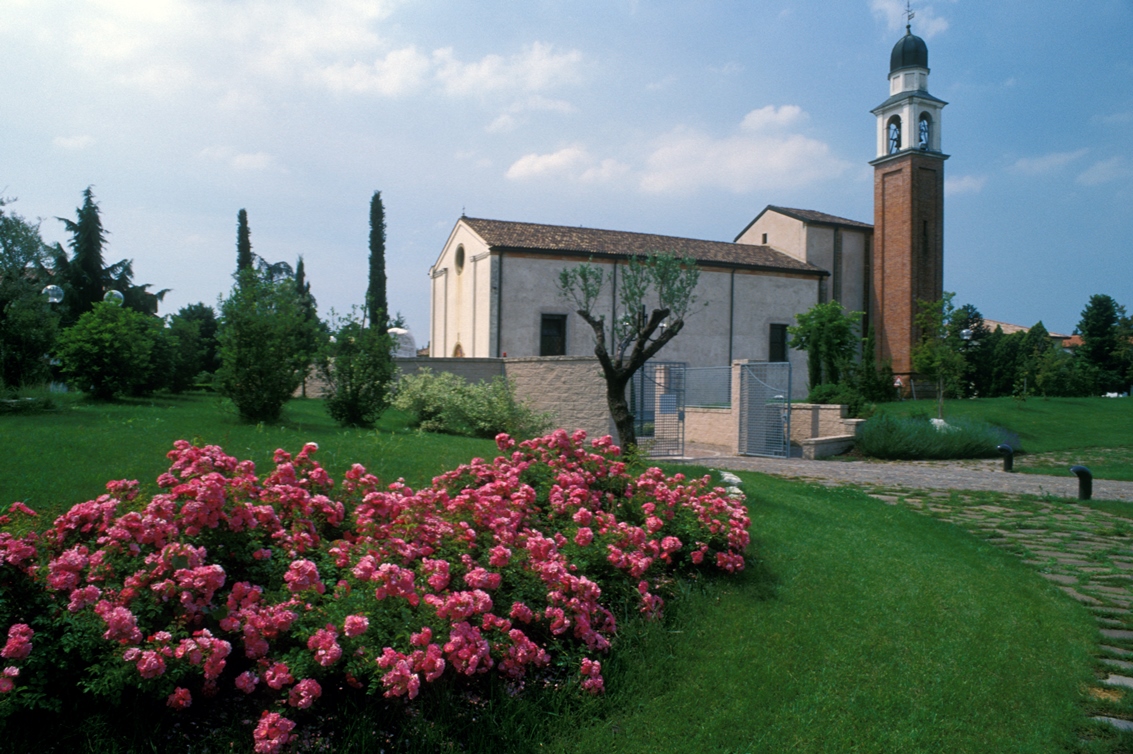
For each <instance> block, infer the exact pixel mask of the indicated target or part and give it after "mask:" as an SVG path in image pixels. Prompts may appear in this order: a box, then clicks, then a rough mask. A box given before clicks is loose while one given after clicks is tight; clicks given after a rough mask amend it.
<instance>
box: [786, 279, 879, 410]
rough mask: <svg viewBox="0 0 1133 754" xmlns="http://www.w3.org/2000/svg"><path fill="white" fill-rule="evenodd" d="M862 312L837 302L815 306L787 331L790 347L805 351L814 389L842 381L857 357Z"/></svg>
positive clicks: (800, 315) (810, 379)
mask: <svg viewBox="0 0 1133 754" xmlns="http://www.w3.org/2000/svg"><path fill="white" fill-rule="evenodd" d="M861 317H862V313H861V312H847V311H846V310H845V309H843V308H842V305H841V304H840V303H838V302H837V301H830V302H828V303H825V304H815V305H814V306H812V307H811V308H810V309H808V310H807V311H805V312H803V313H802V314H799V315H797V316H796V317H795V319H796V320H797V321H798V324H797V325H793V326H791V327H789V328H787V332H789V333H790V334H791V348H797V349H799V350H802V351H806V355H807V378H808V381H809V383H810V388H811V389H812V390H813V389H814V388H816V387H818V386H819V385H827V384H830V385H833V384H837V383H839V382H841V381H842V377H843V376H844V375H845V374H846V373H847V371H848V370H849V369H850V366H851V365H852V364H853V362H854V357H855V356H856V355H857V351H858V346H859V345H860V343H861V340H860V338H859V336H858V334H857V328H858V323H859V322H860V321H861Z"/></svg>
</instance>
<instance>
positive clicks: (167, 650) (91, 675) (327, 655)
mask: <svg viewBox="0 0 1133 754" xmlns="http://www.w3.org/2000/svg"><path fill="white" fill-rule="evenodd" d="M584 438H585V434H584V433H581V432H578V433H575V434H574V435H573V436H568V435H567V434H566V432H564V431H562V430H559V431H557V432H555V433H554V434H552V435H550V436H548V437H544V438H541V439H538V440H532V441H528V442H524V443H521V444H519V445H518V446H517V445H516V443H515V441H514V440H512V439H511V438H510V437H507V436H506V435H501V436H500V437H498V438H497V444H498V446H499V448H500V451H501V453H502V454H503V455H501V456H500V457H498V458H497V459H496V460H495V461H493V462H492V463H487V462H484V461H482V460H480V459H474V460H473V461H472V463H471V464H469V465H466V466H461V467H459V468H457V469H456V470H454V471H451V472H449V473H447V474H443V475H441V476H439V477H437V478H436V479H435V480H434V482H433V486H432V487H430V488H427V489H424V490H421V491H419V492H414V491H413V490H410V489H408V488H407V487H406V486H405V485H404V484H401V483H395V484H392V485H390V486H389V487H388V489H382V488H381V487H380V485H379V482H378V480H377V479H376V478H375V477H373V476H372V475H370V474H368V473H367V472H366V470H365V469H364V468H363V467H362V466H359V465H355V466H354V467H353V468H352V469H351V470H350V471H349V472H347V474H346V478H345V479H344V480H343V482H342V483H341V485H337V486H333V487H332V485H333V483H332V481H331V480H330V478H329V477H328V475H327V474H326V472H325V471H324V470H323V469H322V468H320V467H319V465H318V464H317V463H315V462H314V460H313V459H312V455H313V453H314V452H315V451H316V449H317V448H316V446H314V445H313V444H308V445H306V446H304V448H303V450H302V452H300V453H299V454H298V455H296V456H294V457H292V456H291V455H290V454H288V453H286V452H284V451H282V450H279V451H276V457H275V461H276V467H275V469H274V470H273V471H272V472H271V473H270V474H267V475H265V476H263V477H262V478H261V477H257V476H256V475H255V469H254V467H253V465H252V463H251V462H249V461H243V462H241V461H238V460H237V459H235V458H233V457H231V456H228V455H226V454H225V453H224V452H223V450H222V449H221V448H219V447H215V446H210V447H205V448H200V447H194V446H192V445H190V444H189V443H188V442H185V441H183V440H180V441H178V442H176V443H175V445H174V450H173V451H172V452H170V453H169V457H170V459H171V460H172V465H171V467H170V470H169V472H168V473H165V474H162V475H161V476H160V477H159V478H158V487H159V488H161V489H162V490H163V491H162V492H160V493H159V494H156V495H154V496H153V497H152V498H151V499H149V500H148V501H147V500H144V499H143V498H141V497H140V495H139V486H138V483H137V482H136V481H117V482H110V483H108V484H107V494H105V495H102V496H100V497H99V498H98V499H96V500H91V501H89V502H86V503H82V504H80V505H76V506H75V507H74V508H72V509H71V510H70V511H69V512H67V513H65V514H63V515H62V516H60V517H59V518H57V519H56V520H55V522H54V523H53V525H51V526H50V527H49V528H47V529H46V530H45V531H43V532H41V533H38V534H37V533H35V532H31V533H28V534H23V535H22V536H20V535H16V534H13V533H12V530H13V529H16V530H18V531H26V529H27V526H28V523H29V520H28V518H27V517H29V516H34V515H35V514H34V512H32V511H31V510H29V509H28V508H27V507H26V506H24V505H23V504H21V503H15V504H13V505H12V506H11V509H10V511H9V515H7V516H3V517H0V527H2V528H3V530H2V531H0V571H2V574H0V631H4V630H6V631H7V643H6V644H5V645H4V646H3V650H2V651H0V655H2V656H3V658H4V660H5V665H6V667H5V669H4V671H3V674H2V676H0V697H2V698H3V703H2V704H0V716H7V715H19V714H20V713H21V712H22V711H23V710H26V709H29V708H33V707H36V706H48V707H51V706H55V707H58V704H59V701H58V700H59V699H61V698H67V697H73V696H74V695H75V694H82V695H84V696H89V697H94V698H96V699H100V700H102V702H103V703H105V704H110V705H114V704H118V703H119V701H120V700H121V699H122V698H123V697H124V695H125V692H131V695H134V694H138V693H140V694H142V695H144V696H148V697H150V698H156V699H158V700H164V701H165V704H166V705H167V706H168V707H169V708H170V709H171V710H173V711H172V712H170V713H169V714H180V711H182V710H184V709H185V708H186V707H189V706H190V705H194V706H197V707H198V708H199V707H200V706H204V707H205V708H206V710H207V709H216V708H218V707H222V708H229V707H231V706H233V705H236V704H243V705H252V706H253V708H255V707H258V708H259V709H260V710H262V716H261V717H260V723H259V725H258V726H257V727H256V730H255V733H254V737H255V740H256V744H255V748H256V751H257V752H274V751H278V750H279V748H280V747H281V746H282V745H283V744H284V743H286V742H287V740H288V739H290V738H291V731H292V730H293V729H294V728H295V725H296V723H295V721H294V720H292V719H289V717H299V718H302V719H306V720H311V719H317V715H318V708H317V707H316V710H315V711H313V712H309V713H308V712H305V710H307V709H308V708H310V707H312V705H316V704H318V699H319V697H320V696H321V695H322V693H323V689H326V690H327V691H328V692H336V693H345V692H341V691H337V690H340V689H346V690H348V689H349V688H350V687H353V688H355V689H363V688H365V689H367V690H368V692H369V693H371V694H379V693H380V694H382V695H383V696H384V697H386V698H389V699H393V700H396V701H398V702H399V703H400V704H402V705H408V704H410V703H411V702H412V700H414V699H415V698H416V697H418V696H419V695H421V696H425V697H427V698H430V699H437V698H444V696H445V695H449V696H451V697H452V698H453V701H459V699H461V698H473V697H474V696H475V695H476V694H478V693H483V691H484V689H485V686H486V684H488V683H490V682H492V681H491V677H492V676H494V677H496V678H498V679H501V681H502V682H503V683H505V684H507V687H508V689H509V691H510V693H513V694H516V693H519V692H520V691H522V690H523V689H524V687H525V684H527V685H528V686H534V687H536V688H542V689H552V688H567V689H574V690H576V691H577V690H581V691H583V692H589V693H594V694H596V693H600V692H601V691H602V690H603V686H604V680H603V677H602V672H601V661H600V660H598V659H595V658H597V657H600V656H602V655H604V654H606V653H607V652H608V651H609V650H610V649H611V646H612V643H613V642H615V641H616V639H617V634H616V631H617V621H623V622H624V621H625V620H626V618H627V616H631V615H634V614H637V615H641V616H643V617H645V618H647V619H648V618H653V617H656V616H658V615H659V614H660V612H661V610H662V608H663V605H664V596H668V595H672V594H674V593H676V592H677V589H676V586H675V578H677V577H680V576H682V575H689V574H693V573H698V572H711V571H715V570H722V571H725V572H727V573H734V572H736V571H739V570H742V569H743V567H744V557H743V552H744V550H745V549H746V547H747V545H748V543H749V534H748V527H749V526H750V523H751V522H750V519H749V518H748V515H747V510H746V508H745V506H744V505H743V504H742V503H741V502H739V501H737V500H733V499H731V498H728V497H725V496H724V490H723V489H721V488H712V487H711V485H710V478H709V477H707V476H706V477H704V478H703V479H686V478H685V477H684V476H683V475H681V474H677V475H675V476H674V477H672V478H667V477H665V476H664V474H663V473H662V472H661V471H660V470H659V469H656V468H653V469H649V470H647V471H646V472H645V473H644V474H642V475H641V476H639V477H636V478H635V477H632V476H630V475H628V474H627V473H626V470H625V465H624V463H622V462H621V461H619V460H618V449H617V448H616V447H615V446H613V445H612V444H611V443H610V438H609V437H605V438H602V439H600V440H596V441H595V442H594V443H593V444H592V445H593V447H592V449H587V448H585V447H584V446H583V444H582V442H583V440H584ZM332 489H333V490H334V494H336V497H337V499H332V498H331V497H330V495H331V494H332ZM348 511H349V513H348ZM615 616H617V618H615ZM238 700H244V701H242V702H241V701H238ZM210 704H211V705H213V706H212V707H211V708H210V707H209V705H210ZM437 706H441V707H443V706H444V705H434V706H432V707H431V709H436V708H437ZM429 709H430V707H429V706H428V705H423V703H422V702H421V701H418V702H417V704H416V710H415V712H414V715H413V716H417V715H421V714H427V712H428V710H429ZM281 713H283V714H281ZM284 714H286V715H288V716H289V717H285V716H284ZM442 714H443V713H442ZM410 718H411V715H409V714H406V715H403V716H402V718H401V719H402V720H404V721H409V720H410ZM426 722H427V721H426ZM403 724H410V723H409V722H405V723H403Z"/></svg>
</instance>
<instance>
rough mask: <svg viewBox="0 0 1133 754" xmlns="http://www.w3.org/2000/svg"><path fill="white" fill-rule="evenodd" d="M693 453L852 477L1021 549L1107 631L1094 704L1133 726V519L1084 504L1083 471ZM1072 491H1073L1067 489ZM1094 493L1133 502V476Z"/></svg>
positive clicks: (811, 474) (816, 475) (705, 460)
mask: <svg viewBox="0 0 1133 754" xmlns="http://www.w3.org/2000/svg"><path fill="white" fill-rule="evenodd" d="M688 462H690V463H697V464H700V465H706V466H711V467H713V468H717V469H732V470H739V471H759V472H763V473H767V474H774V475H776V476H785V477H793V478H797V479H800V480H805V481H811V482H816V483H819V484H824V485H843V484H849V485H853V486H857V487H861V488H863V489H864V490H865V491H866V492H867V493H868V494H870V495H872V496H873V497H876V498H877V499H879V500H881V501H883V502H885V503H887V504H889V505H901V506H905V507H908V508H910V509H912V510H915V511H918V512H920V513H922V514H925V515H928V516H933V517H935V518H940V519H943V520H945V521H949V522H951V523H954V524H956V525H958V526H961V527H963V528H965V529H967V530H968V531H970V532H971V533H972V534H973V535H975V536H978V537H981V538H984V539H986V540H987V541H988V542H989V543H991V544H994V545H997V546H999V547H1003V548H1004V549H1007V550H1009V551H1010V552H1012V553H1014V554H1016V555H1018V556H1019V557H1020V558H1022V559H1023V562H1025V563H1026V564H1028V565H1030V566H1032V567H1033V568H1035V569H1036V570H1037V571H1038V573H1039V575H1040V576H1042V577H1043V578H1045V579H1047V580H1048V581H1050V582H1051V583H1052V584H1053V585H1054V586H1055V587H1057V588H1058V589H1060V590H1062V591H1063V592H1064V593H1066V595H1067V596H1069V597H1070V598H1071V599H1074V600H1077V601H1078V602H1080V603H1082V604H1083V605H1084V606H1085V607H1086V609H1088V610H1089V611H1090V612H1091V614H1092V615H1093V616H1094V619H1095V620H1096V621H1097V624H1098V629H1099V632H1100V634H1101V642H1100V644H1099V648H1098V655H1097V661H1098V667H1097V678H1098V681H1097V683H1096V684H1095V685H1093V686H1091V687H1088V688H1086V689H1084V691H1085V694H1086V699H1087V702H1086V704H1087V707H1088V710H1089V714H1090V715H1091V716H1092V717H1093V718H1094V719H1095V720H1098V721H1099V722H1103V723H1107V724H1109V725H1111V726H1113V727H1115V728H1117V729H1119V730H1123V731H1133V519H1130V518H1127V517H1122V516H1117V515H1114V514H1111V513H1107V512H1104V511H1100V510H1096V509H1094V508H1090V507H1087V506H1085V505H1081V504H1079V503H1078V501H1077V494H1078V486H1077V479H1075V478H1073V477H1068V478H1063V477H1050V476H1037V475H1032V474H1008V473H1004V472H1003V471H1002V470H998V469H1001V465H1000V462H998V461H991V462H981V461H976V462H971V461H964V462H905V463H873V462H865V461H804V460H801V459H791V460H781V459H757V458H737V457H724V456H712V455H706V454H703V453H702V454H699V455H691V457H690V458H689V459H688ZM1067 498H1069V499H1067ZM1094 498H1095V499H1107V500H1123V501H1131V502H1133V483H1130V482H1103V481H1099V480H1095V481H1094Z"/></svg>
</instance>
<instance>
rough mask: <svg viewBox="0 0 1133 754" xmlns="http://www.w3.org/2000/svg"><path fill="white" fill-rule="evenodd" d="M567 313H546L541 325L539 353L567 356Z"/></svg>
mask: <svg viewBox="0 0 1133 754" xmlns="http://www.w3.org/2000/svg"><path fill="white" fill-rule="evenodd" d="M566 320H567V318H566V315H565V314H544V315H543V321H542V324H541V325H540V327H539V355H540V356H566Z"/></svg>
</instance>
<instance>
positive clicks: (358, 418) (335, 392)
mask: <svg viewBox="0 0 1133 754" xmlns="http://www.w3.org/2000/svg"><path fill="white" fill-rule="evenodd" d="M332 317H333V313H332ZM331 333H332V335H331V337H330V338H328V341H327V346H326V351H325V353H324V355H323V357H322V358H321V359H320V360H319V373H320V374H321V376H322V378H323V380H324V382H325V383H326V394H325V396H324V397H325V399H326V407H327V412H328V413H329V414H330V416H331V418H332V419H334V420H335V421H336V422H338V423H339V424H341V425H342V426H344V427H372V426H374V423H375V422H376V421H377V420H378V418H379V417H381V415H382V413H383V412H384V411H385V410H386V408H388V407H389V385H390V382H391V381H392V380H393V377H394V371H395V369H394V363H393V359H392V358H391V353H392V351H393V339H392V338H391V337H390V336H389V334H388V333H386V332H383V331H381V330H379V329H378V328H376V327H366V326H365V322H364V315H362V314H359V313H358V312H352V313H351V314H350V315H349V316H347V317H342V318H341V319H333V320H332V324H331Z"/></svg>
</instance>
